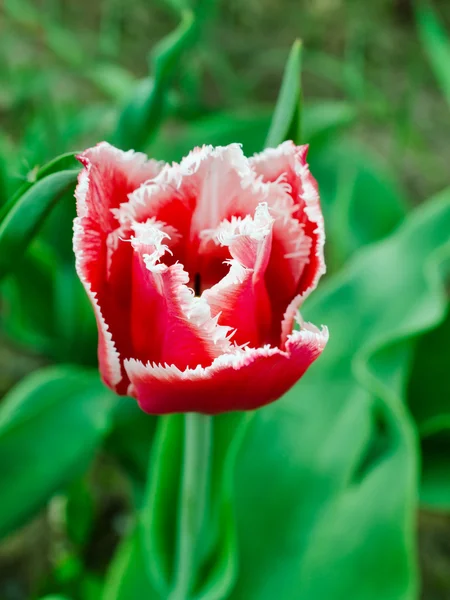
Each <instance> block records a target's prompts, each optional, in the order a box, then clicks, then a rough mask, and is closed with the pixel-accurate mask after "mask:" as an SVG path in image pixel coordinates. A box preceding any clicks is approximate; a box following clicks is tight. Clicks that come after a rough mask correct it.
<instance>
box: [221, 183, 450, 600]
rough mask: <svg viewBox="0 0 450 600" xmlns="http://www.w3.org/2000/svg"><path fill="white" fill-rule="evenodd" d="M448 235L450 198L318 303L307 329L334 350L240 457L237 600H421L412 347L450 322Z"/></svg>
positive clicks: (328, 287) (366, 255)
mask: <svg viewBox="0 0 450 600" xmlns="http://www.w3.org/2000/svg"><path fill="white" fill-rule="evenodd" d="M449 230H450V193H448V192H446V193H443V194H441V195H440V196H439V197H438V198H436V199H435V200H433V201H431V202H429V203H427V204H426V205H424V206H422V207H420V208H418V209H417V210H416V211H415V212H414V213H412V214H411V216H410V217H409V218H408V219H407V220H406V221H405V223H404V225H403V226H402V227H401V228H400V229H399V230H398V231H397V232H396V233H395V234H393V235H392V236H391V237H389V238H387V239H386V240H384V241H382V242H379V243H377V244H375V245H372V246H369V247H367V248H366V249H365V250H362V251H361V252H360V253H359V254H357V255H356V256H355V258H354V260H353V261H352V262H351V264H349V265H348V268H347V269H345V270H344V271H343V272H341V273H340V274H337V275H336V276H335V277H333V278H330V279H329V280H328V282H327V283H325V284H324V285H322V286H321V287H320V288H319V290H317V291H316V292H315V293H314V294H313V295H312V296H311V298H310V301H309V304H308V305H307V306H306V308H305V310H304V311H303V312H304V316H305V317H306V318H307V319H308V320H311V321H313V322H315V323H320V322H322V321H323V322H325V323H327V325H328V326H329V329H330V341H329V344H328V347H327V348H326V349H325V351H324V353H323V355H322V356H321V357H320V359H319V360H318V361H317V363H316V364H315V365H313V367H312V368H311V369H310V370H309V372H308V373H307V374H306V376H305V377H304V378H303V379H302V380H301V382H300V383H299V384H298V385H297V386H296V387H295V388H294V389H293V390H292V391H291V392H290V393H288V394H287V395H286V397H285V398H284V399H282V400H280V401H279V402H277V403H274V404H272V405H271V406H269V407H266V408H264V409H262V410H260V411H258V412H257V413H256V415H255V417H254V419H253V421H252V423H251V424H250V428H249V430H248V433H247V435H246V437H245V439H244V443H243V445H242V448H241V451H240V452H239V455H238V459H237V474H236V480H235V490H236V492H235V494H236V507H237V519H238V539H239V555H240V571H239V578H238V581H237V585H236V587H235V588H234V591H233V593H232V594H231V596H230V598H232V600H241V599H242V600H243V599H247V598H248V597H249V595H251V597H252V599H254V600H266V599H267V600H272V599H273V598H278V599H279V600H297V599H298V598H302V600H316V599H317V598H333V600H341V599H342V600H347V599H348V598H353V597H358V598H364V600H372V599H373V600H379V598H383V600H407V599H408V600H413V599H414V598H416V594H417V572H416V553H415V511H416V497H417V473H416V471H417V455H416V453H417V444H416V439H415V435H414V430H413V427H412V423H411V422H410V419H409V417H408V414H407V411H406V408H405V406H404V400H405V383H406V379H407V376H408V372H409V364H410V359H411V348H412V343H413V337H414V336H416V335H417V334H419V333H421V332H423V331H424V330H425V329H428V328H429V327H430V326H432V325H433V324H436V323H437V322H439V320H440V319H442V312H443V298H442V294H443V290H442V280H441V279H440V278H439V277H437V274H438V273H439V265H440V261H441V259H440V258H439V257H438V255H439V249H440V248H442V247H443V246H444V245H445V244H446V243H447V241H448V231H449ZM374 565H376V568H375V567H374ZM262 574H263V576H262Z"/></svg>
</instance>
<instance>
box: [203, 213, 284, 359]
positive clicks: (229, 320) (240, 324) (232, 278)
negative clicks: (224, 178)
mask: <svg viewBox="0 0 450 600" xmlns="http://www.w3.org/2000/svg"><path fill="white" fill-rule="evenodd" d="M272 227H273V219H272V217H271V216H270V214H269V211H268V207H267V203H261V204H260V205H259V206H258V208H257V209H256V211H255V217H254V218H251V217H250V216H249V215H248V216H247V217H245V219H232V220H231V221H224V222H222V224H221V225H220V226H219V227H218V228H217V230H216V231H215V233H214V235H215V237H216V238H217V240H218V242H219V243H221V244H222V246H228V248H229V252H230V254H231V256H232V260H231V261H230V264H231V267H230V270H229V273H228V274H227V275H226V276H225V277H224V278H223V279H221V280H220V281H219V283H217V284H216V285H214V286H213V287H212V288H211V289H209V290H206V291H205V292H204V296H205V298H206V300H207V301H208V304H209V305H210V306H211V312H212V314H213V315H219V322H220V323H221V324H222V325H227V326H229V327H231V328H232V329H235V330H236V332H235V335H234V338H233V339H234V341H235V342H236V343H237V344H250V345H251V346H253V347H258V346H261V345H263V344H265V343H266V342H267V338H268V331H269V330H270V325H271V318H272V317H271V311H270V303H269V298H268V295H267V290H266V285H265V281H264V274H265V271H266V268H267V264H268V262H269V257H270V252H271V248H272Z"/></svg>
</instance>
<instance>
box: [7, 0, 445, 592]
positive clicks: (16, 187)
mask: <svg viewBox="0 0 450 600" xmlns="http://www.w3.org/2000/svg"><path fill="white" fill-rule="evenodd" d="M297 38H300V39H301V40H302V44H300V43H299V42H295V43H294V45H293V46H291V44H292V43H293V41H294V40H295V39H297ZM290 47H291V50H290V53H289V48H290ZM0 57H1V63H2V68H1V69H0V276H1V277H2V280H1V282H0V297H1V300H0V301H1V311H0V326H1V331H2V340H3V345H4V347H5V349H8V351H9V352H12V351H11V350H9V349H10V348H13V349H14V351H15V352H16V354H17V356H20V357H22V359H23V357H27V356H28V357H29V359H30V365H31V364H32V365H33V367H28V362H26V363H24V367H23V368H21V375H23V374H24V373H23V371H25V372H26V371H27V370H31V368H34V367H36V366H38V365H39V364H44V363H48V362H49V363H63V364H60V365H59V366H51V367H45V368H42V369H40V370H37V371H36V372H35V373H32V374H30V375H28V376H26V377H24V378H23V380H22V381H21V382H20V383H19V384H18V385H17V386H16V387H14V388H13V389H12V390H11V391H9V392H8V393H6V395H5V397H4V398H3V400H2V401H1V404H0V464H1V469H0V472H1V475H0V491H1V494H0V496H1V498H2V511H1V515H0V532H1V534H2V536H7V537H5V539H4V542H3V544H2V546H1V547H0V597H1V598H2V600H3V598H4V600H25V599H29V598H30V599H34V598H36V599H37V598H41V599H42V600H51V599H53V600H57V599H58V598H59V599H60V600H64V599H65V598H66V599H67V600H69V599H71V600H77V599H78V598H80V599H82V600H98V599H99V598H103V599H104V600H133V599H134V598H136V599H140V598H142V597H145V598H155V599H159V600H165V598H166V595H167V586H169V584H170V577H171V571H172V555H173V544H174V514H175V511H176V506H174V505H173V504H170V503H167V502H164V499H165V497H164V496H161V493H162V492H161V490H165V491H166V493H169V491H170V497H172V498H176V497H177V494H178V485H179V483H178V482H179V462H180V459H179V457H180V453H181V448H179V447H178V446H179V441H180V432H179V422H178V421H177V418H176V417H175V418H172V419H171V420H170V419H169V420H165V419H160V420H157V419H154V418H152V417H149V416H148V415H144V414H142V413H141V412H140V411H139V409H138V408H137V407H136V405H135V404H134V403H133V402H132V401H127V399H117V398H115V397H114V396H113V395H112V394H111V393H110V392H108V391H107V390H105V388H104V387H103V386H101V384H100V382H99V380H98V377H97V375H96V373H95V371H93V370H92V367H94V366H95V364H96V358H95V351H96V348H95V342H96V327H95V319H94V318H93V315H92V311H91V308H90V305H89V303H88V301H87V299H86V296H85V294H84V291H83V289H82V287H81V285H80V283H79V281H78V278H77V277H76V274H75V270H74V264H73V263H74V261H73V256H72V250H71V230H72V219H73V216H74V200H73V195H72V194H73V187H74V183H75V180H76V177H77V173H78V170H79V166H78V164H77V163H76V162H75V161H74V153H76V151H77V150H79V149H81V148H83V147H86V146H89V145H92V144H95V143H96V142H98V141H99V140H101V139H108V140H112V141H114V142H115V143H117V144H118V145H120V146H121V147H123V148H129V147H134V148H137V149H142V150H145V151H146V152H147V153H148V154H149V155H151V156H153V157H156V158H160V159H164V160H167V161H172V160H178V159H180V158H181V157H182V156H183V155H184V154H186V153H187V152H188V151H189V150H190V149H191V148H192V147H193V146H195V145H202V144H204V143H212V144H216V145H218V144H227V143H230V142H235V141H238V142H241V143H242V144H243V147H244V150H245V151H246V153H247V154H251V153H253V152H256V151H259V150H260V149H261V148H262V147H263V146H264V145H265V144H266V143H268V144H269V145H272V144H276V143H279V142H280V141H282V140H283V139H285V138H287V137H293V138H296V141H302V142H308V143H309V144H310V154H309V159H310V165H311V169H312V172H313V174H314V175H315V177H316V178H317V180H318V182H319V185H320V190H321V198H322V206H323V210H324V214H325V220H326V225H327V234H328V244H327V250H326V251H327V264H328V270H329V275H328V276H327V280H326V281H325V283H323V284H322V285H321V287H320V289H319V290H318V291H317V292H316V293H315V294H314V295H313V297H312V298H311V300H309V301H308V303H307V305H306V307H305V316H306V317H307V318H308V319H309V318H310V319H311V320H313V321H314V322H320V321H323V322H325V323H326V324H327V325H329V327H330V331H331V338H330V344H329V347H328V348H327V351H326V353H324V355H323V357H322V358H321V360H320V361H319V362H318V363H317V364H316V365H314V367H313V368H312V369H311V371H310V372H309V373H308V374H307V376H306V377H305V378H304V379H303V380H302V381H301V382H300V383H299V384H298V385H297V386H296V387H295V388H294V389H293V390H292V391H291V392H289V393H288V394H287V395H286V397H285V398H284V399H282V400H281V401H280V402H278V403H275V404H273V405H271V406H269V407H266V408H264V409H262V410H260V411H258V412H257V413H256V414H254V415H250V416H245V417H244V416H242V415H224V416H221V417H219V418H217V419H216V421H215V425H214V428H215V429H214V439H215V451H214V452H215V453H214V457H213V461H214V465H215V470H214V473H215V479H214V481H213V485H212V487H211V490H210V504H211V511H212V512H211V515H210V517H211V530H210V531H209V532H208V535H206V536H205V539H204V540H203V545H204V548H205V551H204V556H203V558H202V560H203V562H202V567H201V570H200V572H199V574H198V577H199V582H198V583H199V586H198V589H197V595H196V598H197V600H200V599H202V600H214V599H217V600H219V599H221V598H230V599H235V600H238V599H239V600H241V599H242V600H244V599H245V600H247V599H248V598H251V599H252V600H253V599H255V600H265V599H267V600H272V599H273V598H280V599H283V600H285V599H286V600H290V599H292V600H296V599H297V598H302V599H305V600H316V599H317V598H330V599H333V600H334V599H336V600H341V599H342V600H347V599H348V598H358V599H359V598H361V600H371V599H372V598H373V599H374V600H375V599H378V598H383V599H386V600H391V599H392V600H413V599H414V598H416V597H417V594H418V586H419V573H418V572H417V566H416V562H417V535H416V525H415V523H416V514H417V508H418V503H419V501H421V502H422V503H423V504H424V506H426V507H427V511H429V512H427V513H424V514H426V515H434V517H435V516H436V514H437V513H438V514H439V515H441V516H442V515H445V514H446V513H447V511H448V510H450V485H449V481H450V437H449V429H450V418H449V415H450V389H449V386H448V374H447V371H448V366H449V357H450V353H449V349H448V334H449V317H448V285H447V287H446V283H448V275H449V268H450V246H449V244H450V242H449V238H450V235H449V232H450V192H449V191H448V189H447V190H446V189H445V188H447V186H448V184H449V180H448V160H449V154H448V137H449V134H450V116H449V115H450V111H449V106H448V102H449V82H450V5H448V4H447V3H437V2H435V3H434V4H432V3H430V2H428V1H426V0H424V1H421V0H417V2H414V3H411V2H409V1H408V0H401V1H400V0H399V1H397V2H388V0H381V1H380V2H374V3H358V2H344V1H343V0H320V1H318V2H314V3H306V2H300V3H299V2H297V1H296V0H295V1H294V0H283V1H282V2H279V3H277V2H274V0H258V1H256V0H255V1H253V0H249V1H248V2H246V3H242V2H238V1H236V0H230V2H228V3H225V2H223V3H216V2H213V1H212V0H170V2H169V1H163V0H158V1H156V0H155V1H154V2H153V3H151V4H150V5H149V3H146V2H142V0H132V1H131V2H129V3H124V2H123V1H122V0H102V1H101V2H99V3H98V4H92V3H91V4H90V5H87V4H86V3H85V2H79V3H73V2H64V1H63V0H37V1H36V2H31V0H4V2H3V4H2V6H1V7H0ZM300 69H302V76H301V79H300ZM283 72H284V76H283ZM274 107H275V109H274ZM58 155H59V158H57V159H54V157H55V156H58ZM431 197H433V198H432V199H431V200H426V199H427V198H431ZM425 200H426V202H424V201H425ZM423 202H424V204H423V205H422V203H423ZM419 204H420V206H417V205H419ZM5 352H6V350H5ZM8 356H9V357H11V354H8ZM14 362H15V361H14V360H13V359H11V358H8V359H7V360H4V361H3V363H4V367H3V368H4V370H5V375H3V374H2V387H3V380H4V381H5V382H7V383H6V384H5V386H9V382H10V381H11V380H12V379H14V378H16V379H17V378H18V377H19V375H18V374H17V375H14V376H13V377H10V376H9V375H8V373H7V372H8V369H10V370H14V369H15V368H17V365H15V364H14ZM230 432H237V434H238V435H236V436H235V438H234V440H233V443H232V444H231V445H230V443H229V435H230ZM177 444H178V445H177ZM32 517H35V519H34V520H32ZM436 518H437V517H436ZM430 522H431V519H430V518H425V517H424V518H422V520H421V533H422V537H423V540H424V543H423V547H422V552H421V555H422V565H423V569H424V571H423V580H424V583H425V589H424V598H426V599H427V600H435V599H436V600H437V599H441V598H442V599H445V598H448V597H449V594H450V582H449V579H448V576H446V577H445V576H443V574H442V573H443V572H445V568H443V567H442V564H443V562H445V561H447V562H445V565H446V568H447V570H448V568H449V566H448V565H449V562H448V559H449V557H450V552H447V556H446V555H445V552H442V553H441V554H440V555H439V557H440V558H439V560H429V557H430V556H434V554H433V552H435V547H434V546H433V545H432V543H431V542H430V539H431V538H430V535H431V534H430V531H431V530H430V529H426V526H427V525H426V524H427V523H430ZM442 522H444V523H447V522H446V521H445V517H444V520H443V521H442ZM20 527H22V529H20ZM433 527H436V525H435V521H433ZM446 527H447V529H446V530H445V531H447V533H448V531H450V530H449V529H448V524H446ZM424 528H425V529H424ZM424 530H425V533H424ZM255 532H257V535H256V534H255ZM427 532H428V533H427ZM7 534H8V535H7ZM430 548H431V549H430ZM2 564H4V566H3V567H2V566H1V565H2ZM249 590H250V591H249ZM55 594H56V595H55Z"/></svg>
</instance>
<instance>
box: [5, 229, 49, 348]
mask: <svg viewBox="0 0 450 600" xmlns="http://www.w3.org/2000/svg"><path fill="white" fill-rule="evenodd" d="M56 264H57V263H56V257H55V254H54V252H53V250H52V249H51V248H50V247H48V246H47V245H45V244H42V243H41V242H38V241H34V242H32V243H31V245H30V247H29V248H28V249H27V251H26V252H25V254H24V255H23V256H22V258H21V259H20V260H19V261H18V264H17V265H15V269H14V276H13V277H7V278H5V280H4V281H3V282H2V288H1V296H2V313H1V325H2V329H3V331H4V332H5V333H6V334H7V335H8V336H9V338H10V339H13V340H14V341H15V343H18V344H21V345H22V346H24V347H27V348H29V349H33V350H35V351H37V352H40V353H42V354H44V355H50V354H51V351H52V340H53V339H54V338H55V337H56V336H57V330H56V328H55V319H54V318H53V315H54V314H55V313H54V311H55V303H54V300H55V298H54V294H55V292H54V274H55V269H56ZM30 289H32V290H33V294H32V295H31V294H30ZM50 315H52V317H50Z"/></svg>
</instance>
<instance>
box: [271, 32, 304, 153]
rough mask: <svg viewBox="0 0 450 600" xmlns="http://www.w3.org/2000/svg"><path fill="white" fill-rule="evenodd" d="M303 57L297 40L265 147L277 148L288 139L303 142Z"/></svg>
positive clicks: (300, 44)
mask: <svg viewBox="0 0 450 600" xmlns="http://www.w3.org/2000/svg"><path fill="white" fill-rule="evenodd" d="M301 57H302V43H301V41H300V40H296V41H295V42H294V43H293V45H292V48H291V51H290V53H289V57H288V60H287V62H286V67H285V69H284V75H283V81H282V83H281V88H280V93H279V95H278V100H277V104H276V106H275V110H274V113H273V117H272V122H271V124H270V128H269V132H268V134H267V138H266V141H265V144H264V146H265V147H266V148H275V147H276V146H278V144H281V142H284V140H286V139H288V138H289V139H292V140H293V141H294V142H296V143H300V140H301V110H302V106H301V105H302V90H301V79H300V77H301Z"/></svg>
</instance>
